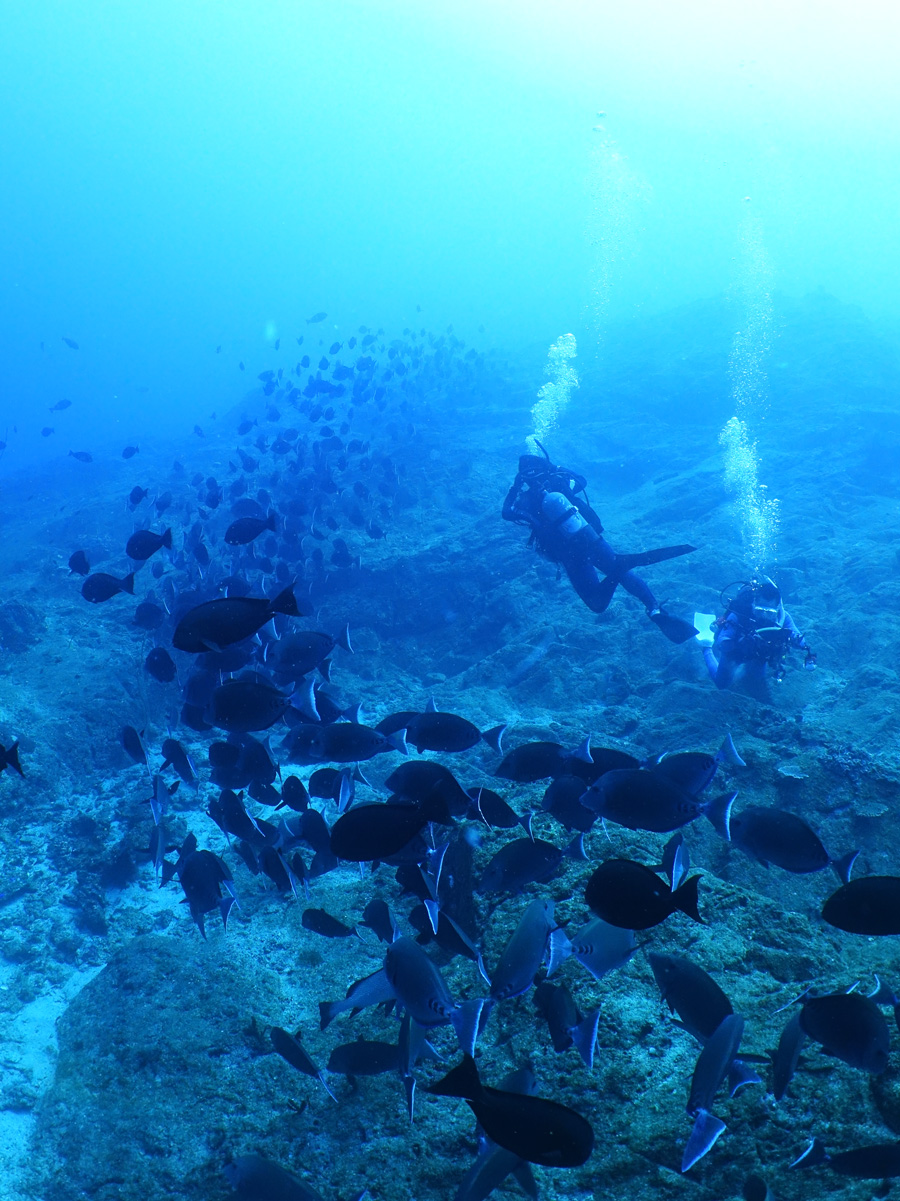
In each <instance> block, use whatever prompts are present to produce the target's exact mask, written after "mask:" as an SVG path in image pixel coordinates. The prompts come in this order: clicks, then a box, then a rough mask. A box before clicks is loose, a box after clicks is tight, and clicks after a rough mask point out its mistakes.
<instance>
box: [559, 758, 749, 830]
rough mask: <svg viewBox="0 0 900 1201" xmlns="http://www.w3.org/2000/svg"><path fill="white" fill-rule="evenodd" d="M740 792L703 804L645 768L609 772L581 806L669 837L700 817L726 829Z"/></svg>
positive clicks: (605, 816)
mask: <svg viewBox="0 0 900 1201" xmlns="http://www.w3.org/2000/svg"><path fill="white" fill-rule="evenodd" d="M736 796H737V793H731V794H725V795H724V796H721V797H717V798H715V799H714V800H711V801H703V800H701V799H700V798H699V797H697V796H695V795H694V794H693V793H690V792H687V791H685V789H683V788H681V787H680V786H679V785H678V784H675V783H673V782H672V781H671V780H668V779H666V777H665V776H661V775H659V773H658V772H655V771H648V770H645V769H644V768H625V769H624V770H617V771H609V772H606V774H605V775H602V776H601V777H600V779H599V780H597V782H596V783H595V784H592V785H591V787H590V788H589V789H588V790H587V791H586V792H585V793H584V795H583V796H582V798H581V803H582V805H584V806H585V807H586V808H588V809H590V810H592V811H593V812H594V813H596V814H597V815H598V816H599V817H602V818H604V820H606V821H612V822H615V823H616V824H617V825H619V826H625V827H626V828H627V829H629V830H652V831H654V832H655V833H657V834H669V833H671V831H673V830H679V829H681V827H682V826H686V825H687V824H688V823H689V822H692V821H694V820H695V819H696V818H698V817H699V816H700V815H701V814H705V815H706V816H707V817H708V818H709V819H710V821H712V823H713V824H714V825H715V826H716V827H717V828H727V825H728V811H729V809H730V807H731V805H732V804H733V803H734V798H735V797H736Z"/></svg>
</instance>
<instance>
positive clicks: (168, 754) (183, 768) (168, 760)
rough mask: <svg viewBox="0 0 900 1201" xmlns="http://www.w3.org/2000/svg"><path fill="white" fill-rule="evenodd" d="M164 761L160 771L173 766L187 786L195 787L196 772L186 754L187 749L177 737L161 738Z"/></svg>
mask: <svg viewBox="0 0 900 1201" xmlns="http://www.w3.org/2000/svg"><path fill="white" fill-rule="evenodd" d="M161 750H162V753H163V758H164V760H165V762H164V763H163V765H162V767H161V768H160V769H159V770H160V771H165V770H166V768H167V767H174V768H175V771H176V772H177V773H178V775H179V776H180V777H181V779H182V780H183V781H184V782H185V784H187V785H188V786H189V787H192V788H193V787H195V786H196V784H197V773H196V771H195V770H194V765H193V763H192V762H191V760H190V757H189V756H188V753H187V751H186V750H185V749H184V747H183V746H182V745H181V743H180V742H179V741H178V739H177V738H166V739H164V740H163V744H162V747H161Z"/></svg>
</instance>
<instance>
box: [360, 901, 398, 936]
mask: <svg viewBox="0 0 900 1201" xmlns="http://www.w3.org/2000/svg"><path fill="white" fill-rule="evenodd" d="M359 924H360V925H361V926H365V927H366V928H367V929H368V930H371V931H372V933H373V934H375V935H376V937H377V938H378V939H379V941H381V942H386V943H392V942H393V941H394V938H395V936H396V935H397V933H398V930H397V923H396V921H395V919H394V915H393V914H392V913H391V911H390V908H389V906H388V903H387V901H383V900H382V899H381V898H380V897H376V898H375V899H374V900H372V901H369V903H368V905H366V907H365V909H364V910H363V915H362V921H361V922H360V923H359Z"/></svg>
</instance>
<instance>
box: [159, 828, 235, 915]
mask: <svg viewBox="0 0 900 1201" xmlns="http://www.w3.org/2000/svg"><path fill="white" fill-rule="evenodd" d="M173 875H175V876H177V877H178V882H179V883H180V884H181V887H182V889H183V890H184V896H185V900H186V901H187V903H188V909H189V910H190V913H191V917H192V918H193V919H194V921H195V922H196V924H197V929H198V930H199V931H200V933H201V935H202V936H203V938H206V930H205V926H204V918H205V916H206V914H207V913H212V912H214V911H216V910H218V911H219V913H221V915H222V924H223V925H227V923H228V915H229V913H230V912H231V907H232V905H234V903H235V900H234V893H233V892H232V891H231V872H229V870H228V868H227V867H226V866H225V864H224V863H223V862H222V860H221V859H220V858H219V857H218V855H214V854H213V853H212V851H198V850H197V839H196V838H195V837H194V835H193V834H189V835H188V836H187V838H186V839H185V840H184V844H183V846H182V848H181V852H180V854H179V856H178V862H177V863H176V864H175V866H174V868H173V867H172V865H171V864H169V863H168V862H166V864H165V865H164V867H163V883H164V884H165V883H167V882H168V881H169V880H171V878H172V876H173ZM223 885H225V888H226V889H227V891H228V895H227V896H223V894H222V886H223Z"/></svg>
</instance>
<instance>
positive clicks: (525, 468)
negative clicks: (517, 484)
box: [519, 455, 553, 476]
mask: <svg viewBox="0 0 900 1201" xmlns="http://www.w3.org/2000/svg"><path fill="white" fill-rule="evenodd" d="M552 470H553V465H552V464H551V463H550V462H549V461H548V460H547V459H545V458H544V457H543V455H520V456H519V475H524V476H534V475H546V473H547V472H548V471H552Z"/></svg>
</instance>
